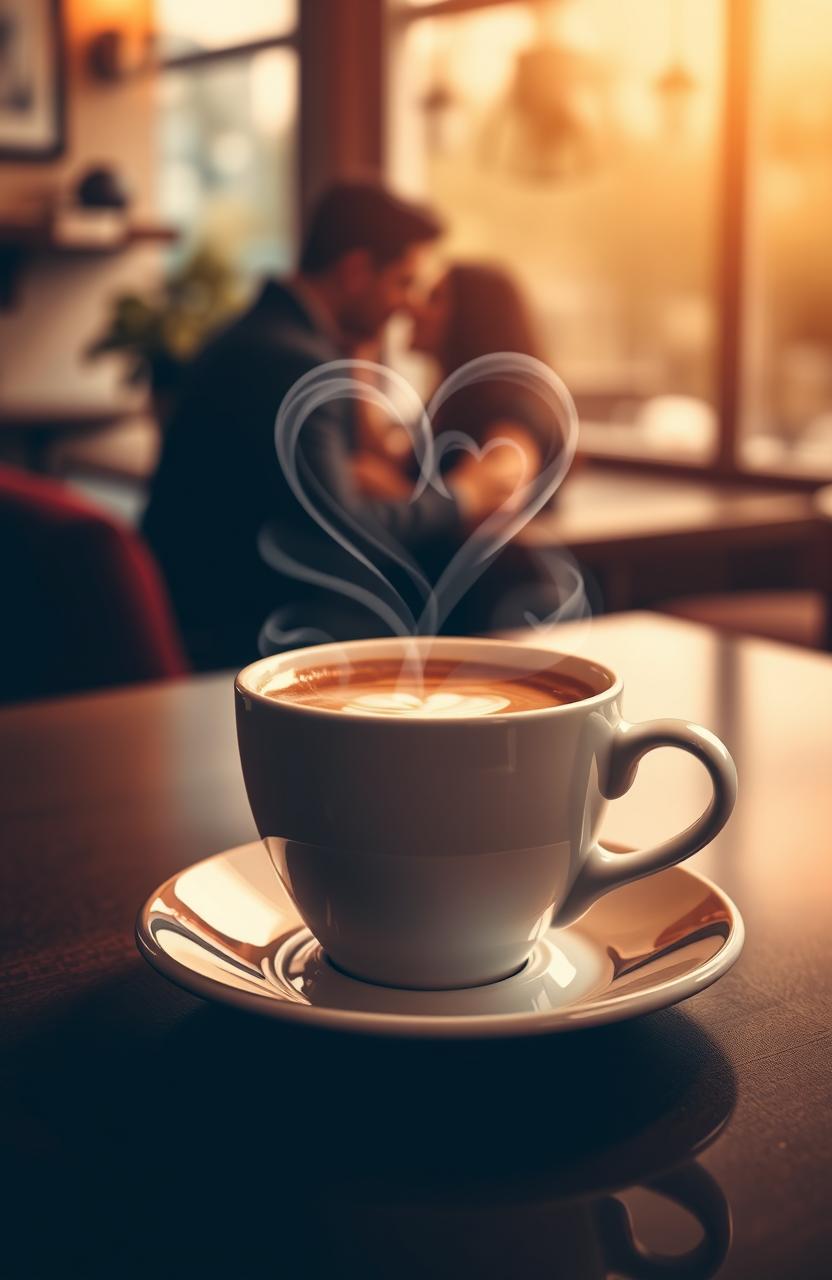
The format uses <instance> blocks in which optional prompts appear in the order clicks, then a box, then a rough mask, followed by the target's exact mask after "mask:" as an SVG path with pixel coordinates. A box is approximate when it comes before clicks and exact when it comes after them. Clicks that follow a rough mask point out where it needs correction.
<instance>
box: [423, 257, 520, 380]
mask: <svg viewBox="0 0 832 1280" xmlns="http://www.w3.org/2000/svg"><path fill="white" fill-rule="evenodd" d="M445 284H446V287H447V290H448V327H447V336H446V339H445V342H444V344H443V350H442V351H441V352H439V359H440V364H441V366H442V373H443V376H445V377H447V375H448V374H449V373H453V372H454V370H455V369H458V368H460V366H461V365H463V364H467V363H468V361H469V360H475V359H476V358H477V356H487V355H493V354H494V353H495V352H497V351H520V352H522V353H523V354H524V355H527V356H537V355H538V352H539V347H538V342H537V337H536V335H535V332H534V326H533V324H532V321H531V318H530V316H529V312H528V309H527V307H526V301H525V299H524V297H523V295H522V293H521V292H520V289H519V288H518V286H517V285H516V284H515V283H514V281H513V280H512V278H511V276H510V275H508V273H507V272H505V271H503V270H502V268H500V267H495V266H490V265H486V264H481V263H473V262H472V263H465V262H460V263H457V264H456V265H454V266H452V267H450V268H449V270H448V274H447V276H446V278H445Z"/></svg>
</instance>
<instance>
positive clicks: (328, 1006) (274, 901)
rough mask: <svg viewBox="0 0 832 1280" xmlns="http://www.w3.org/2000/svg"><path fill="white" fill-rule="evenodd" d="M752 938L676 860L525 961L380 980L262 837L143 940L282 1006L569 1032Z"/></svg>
mask: <svg viewBox="0 0 832 1280" xmlns="http://www.w3.org/2000/svg"><path fill="white" fill-rule="evenodd" d="M744 937H745V930H744V927H743V922H742V917H741V916H740V913H739V911H738V910H737V908H736V907H735V906H734V904H733V902H732V901H731V899H730V898H728V897H727V895H726V894H724V893H723V892H722V891H721V890H720V889H718V888H717V886H716V885H714V884H712V883H711V882H710V881H709V880H706V879H705V878H704V876H700V875H696V874H695V873H694V872H692V871H688V870H686V869H685V868H684V867H672V868H671V869H670V870H668V871H662V872H659V873H658V874H657V875H654V876H650V877H649V878H648V879H645V880H639V881H637V882H636V883H635V884H629V885H626V886H624V888H621V889H617V890H614V891H613V892H612V893H609V894H608V895H607V896H606V897H605V898H602V899H601V900H600V902H597V903H596V904H595V905H594V906H593V907H591V908H590V910H589V911H588V912H587V913H586V915H585V916H583V917H582V919H581V920H579V921H578V922H577V923H576V924H574V925H571V926H569V927H568V928H566V929H550V930H549V931H548V933H546V934H545V935H544V936H543V937H542V938H541V939H540V941H539V942H538V943H537V945H536V946H535V949H534V951H533V953H532V955H531V957H530V959H529V961H528V963H527V964H526V966H525V967H524V968H523V969H522V970H521V971H520V972H519V973H517V974H514V975H513V976H512V977H510V978H505V979H503V981H502V982H494V983H491V984H490V985H489V986H485V987H473V988H468V989H466V990H462V991H404V990H401V989H399V988H395V987H379V986H372V985H371V984H369V983H366V982H361V981H359V980H357V979H355V978H349V977H347V976H346V975H345V974H343V973H340V972H339V971H338V970H337V969H335V968H334V967H333V966H332V965H331V964H330V963H329V961H328V960H327V959H326V957H325V956H324V954H323V952H322V951H321V948H320V946H319V944H318V943H317V942H316V941H315V939H314V938H313V937H312V935H311V933H310V932H309V930H308V929H307V928H306V926H305V925H304V924H303V922H302V921H301V919H300V917H299V915H298V913H297V911H296V909H295V907H294V905H293V903H292V902H291V900H290V898H289V897H288V895H287V894H286V892H285V890H284V889H283V886H282V885H281V884H280V881H279V880H278V878H277V875H276V873H275V871H274V868H273V866H272V864H271V862H270V860H269V857H268V855H267V853H266V851H265V849H264V848H263V846H262V845H261V844H259V843H256V844H247V845H241V846H240V847H239V848H237V849H229V850H227V851H226V852H225V853H218V854H216V855H215V856H214V857H213V858H206V859H205V860H204V861H203V862H197V863H196V864H195V865H194V866H192V867H189V868H187V870H185V871H182V872H180V873H179V875H176V876H173V877H172V878H171V879H170V880H167V881H166V882H165V883H164V884H163V885H161V886H160V888H158V889H157V890H156V892H155V893H154V894H153V895H152V897H150V898H149V899H148V901H147V902H146V903H145V905H144V906H143V907H142V909H141V911H140V912H139V917H138V920H137V922H136V938H137V942H138V946H139V950H140V952H141V953H142V955H143V956H144V957H145V959H147V960H148V961H149V962H150V964H151V965H153V967H154V968H156V969H158V970H159V972H160V973H162V974H164V976H165V977H166V978H170V979H171V981H173V982H175V983H177V984H178V985H179V986H180V987H184V988H185V989H186V990H188V991H192V992H194V994H196V995H198V996H203V997H204V998H205V999H207V1000H218V1001H220V1002H221V1003H223V1004H230V1005H236V1006H237V1007H238V1008H242V1009H249V1010H251V1011H253V1012H254V1013H261V1014H265V1015H266V1016H268V1017H272V1018H283V1019H288V1020H290V1021H293V1022H302V1023H307V1024H313V1025H316V1026H321V1027H330V1028H334V1029H338V1030H343V1031H353V1032H355V1031H359V1032H366V1033H369V1034H373V1035H393V1036H419V1037H437V1036H440V1037H452V1038H465V1037H480V1036H516V1035H532V1034H537V1033H540V1032H550V1031H567V1030H572V1029H575V1028H577V1027H584V1026H591V1025H596V1024H598V1023H606V1022H615V1021H618V1020H620V1019H622V1018H632V1017H635V1016H637V1015H638V1014H642V1013H650V1012H651V1011H652V1010H654V1009H661V1008H664V1007H665V1006H666V1005H671V1004H675V1003H676V1002H677V1001H679V1000H685V999H687V997H688V996H692V995H695V994H696V992H697V991H702V990H703V988H704V987H707V986H709V985H710V983H712V982H715V981H716V979H717V978H719V977H721V976H722V974H724V973H725V972H726V970H728V969H729V968H730V967H731V965H732V964H733V963H734V961H735V960H736V959H737V957H738V955H739V954H740V951H741V950H742V945H743V941H744Z"/></svg>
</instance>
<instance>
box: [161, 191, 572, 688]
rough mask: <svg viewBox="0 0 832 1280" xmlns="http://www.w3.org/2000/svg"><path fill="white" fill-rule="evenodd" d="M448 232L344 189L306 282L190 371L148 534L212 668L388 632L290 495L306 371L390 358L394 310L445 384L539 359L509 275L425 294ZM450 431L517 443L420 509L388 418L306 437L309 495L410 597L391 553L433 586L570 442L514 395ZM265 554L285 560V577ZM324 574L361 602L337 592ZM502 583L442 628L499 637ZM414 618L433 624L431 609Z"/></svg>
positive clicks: (324, 206)
mask: <svg viewBox="0 0 832 1280" xmlns="http://www.w3.org/2000/svg"><path fill="white" fill-rule="evenodd" d="M441 234H442V226H441V224H440V222H439V220H438V218H437V217H436V216H435V215H434V214H433V213H432V212H431V211H430V210H428V209H426V208H423V207H421V206H418V205H415V204H412V203H409V202H406V201H404V200H401V199H399V198H398V197H396V196H394V195H393V194H391V193H390V192H389V191H387V190H386V189H385V188H384V187H382V186H380V185H377V184H374V183H368V182H344V183H339V184H337V185H335V186H333V187H331V188H330V189H329V190H328V191H327V192H326V193H325V194H324V195H323V197H322V198H321V199H320V200H319V202H318V204H317V206H316V207H315V209H314V210H313V212H312V216H311V217H310V219H309V222H308V225H307V229H306V234H305V236H304V240H303V247H302V252H301V256H300V262H299V267H298V270H297V272H296V274H295V275H293V276H292V277H290V278H288V279H286V280H283V281H279V282H278V281H269V282H267V283H266V284H265V286H264V287H263V289H262V292H261V293H260V295H259V297H258V298H257V300H256V302H255V303H254V305H253V306H252V307H251V309H250V310H249V311H248V312H247V313H245V314H244V315H243V316H242V317H240V318H239V319H238V320H236V321H235V322H234V323H233V324H232V325H231V326H230V327H229V328H228V329H227V330H226V331H225V332H223V333H222V334H221V335H220V336H218V337H217V338H215V339H214V340H213V342H211V343H210V344H209V346H208V347H206V349H205V350H204V351H203V353H202V354H201V356H200V357H199V358H198V360H197V361H196V362H195V364H194V366H193V367H192V369H191V371H190V376H189V378H188V380H187V383H186V386H185V387H184V389H183V392H182V395H181V397H180V400H179V403H178V405H177V407H176V410H175V412H174V414H173V416H172V419H171V421H170V423H169V426H168V428H167V430H166V433H165V439H164V444H163V449H162V454H161V459H160V463H159V467H158V470H157V473H156V476H155V478H154V481H153V485H152V489H151V495H150V501H149V504H148V508H147V511H146V515H145V519H144V533H145V536H146V537H147V539H148V541H149V542H150V544H151V546H152V548H153V549H154V551H155V553H156V556H157V558H158V560H159V563H160V565H161V567H162V570H163V572H164V574H165V577H166V579H167V582H168V585H169V588H170V592H171V596H172V599H173V602H174V606H175V608H176V611H177V614H178V617H179V621H180V625H181V628H182V633H183V636H184V639H185V642H186V644H187V646H188V649H189V652H190V655H191V658H192V660H193V663H194V666H195V667H196V668H197V669H213V668H219V667H226V666H241V665H244V664H245V663H246V662H249V661H251V660H253V659H254V658H255V657H257V656H258V637H259V645H260V648H261V649H265V650H266V651H270V650H272V649H277V648H280V647H281V643H282V641H283V639H284V637H285V638H286V643H287V644H292V643H296V642H297V640H298V639H303V638H304V637H305V636H309V638H311V639H316V638H323V637H331V638H333V639H338V640H343V639H351V638H358V637H362V636H368V635H377V634H384V633H385V627H384V625H383V623H382V622H381V621H380V620H379V617H378V616H376V614H375V613H374V612H373V611H372V610H371V609H368V608H367V607H366V605H365V604H363V603H362V602H361V600H360V596H361V588H362V586H363V587H364V588H365V589H366V590H367V591H375V589H377V586H378V583H377V582H375V581H374V579H373V575H371V574H368V573H367V571H366V570H365V569H363V568H362V566H361V565H360V564H359V562H358V561H357V560H356V559H355V558H353V557H351V556H349V555H348V554H347V552H345V551H343V550H342V549H341V547H340V546H339V545H338V544H337V543H336V542H335V541H333V540H332V539H330V538H328V537H327V536H326V535H325V534H324V532H323V531H322V530H321V529H320V527H319V526H318V525H317V524H316V523H315V522H314V521H313V520H312V518H311V517H310V516H309V514H308V513H307V512H306V511H305V510H304V508H303V506H302V504H301V503H300V502H299V501H298V500H297V498H296V497H295V495H294V493H293V492H292V490H291V489H290V487H289V485H288V483H287V481H286V478H285V476H284V474H283V472H282V470H281V467H280V466H279V464H278V460H277V457H276V453H275V441H274V427H275V417H276V413H277V410H278V408H279V406H280V404H281V403H282V401H283V399H284V397H285V396H286V394H287V393H288V392H289V390H290V389H291V388H292V386H293V385H294V384H295V382H296V381H297V379H298V378H300V377H302V376H303V375H304V374H307V373H310V371H312V370H315V369H317V368H320V367H322V366H324V365H326V364H328V363H329V362H331V361H334V360H339V359H344V358H345V357H350V356H363V357H366V356H367V355H368V353H374V352H376V351H377V350H378V345H377V344H378V342H379V339H380V336H381V333H382V330H383V329H384V326H385V325H386V324H387V322H388V321H389V320H390V319H391V318H392V317H393V316H394V315H396V314H404V315H406V316H408V317H410V319H411V322H412V338H411V345H412V347H413V349H414V350H415V351H418V352H419V353H421V354H422V355H424V356H426V357H429V358H430V360H431V361H432V364H433V366H434V369H435V375H434V376H435V380H436V385H439V384H440V383H441V382H442V381H443V380H444V379H445V378H446V377H447V376H448V375H450V374H452V373H453V372H454V371H455V370H457V369H459V368H460V367H461V366H463V365H464V364H466V363H467V362H468V361H470V360H472V359H474V358H476V357H478V356H483V355H489V354H492V353H495V352H520V353H522V354H526V355H532V356H534V355H537V354H538V348H537V343H536V340H535V337H534V333H533V328H532V325H531V322H530V320H529V317H528V314H527V309H526V306H525V303H524V300H523V298H522V296H521V294H520V292H519V290H518V288H517V286H516V285H515V284H514V283H513V281H512V280H511V278H510V277H509V276H508V275H507V274H506V273H505V272H504V271H502V270H500V269H498V268H496V267H491V266H485V265H476V264H461V263H460V264H456V265H451V266H450V267H448V268H447V269H446V270H445V271H444V274H442V275H441V277H440V278H439V279H438V280H436V281H435V282H434V283H433V284H432V287H428V285H427V283H426V280H427V272H428V268H429V264H430V262H431V259H432V256H433V255H432V250H433V248H434V246H435V244H436V242H437V241H438V240H439V238H440V236H441ZM439 417H440V421H438V422H434V423H433V429H434V430H435V432H436V433H440V432H443V431H446V430H455V431H461V432H464V433H466V434H467V435H468V436H470V437H471V439H472V440H473V441H475V442H476V443H477V444H478V445H479V446H480V447H482V446H483V445H485V444H486V443H487V442H488V441H489V440H491V441H492V442H493V441H494V440H496V438H497V437H499V438H500V440H501V441H502V442H503V443H502V444H501V445H500V446H498V447H497V446H494V447H492V448H490V449H489V450H488V452H487V453H485V455H484V456H483V455H481V456H475V455H473V454H472V453H471V452H469V451H463V450H458V451H455V452H454V453H453V454H449V456H448V458H447V462H448V466H447V469H446V471H445V473H444V475H443V479H444V488H445V492H440V491H439V490H438V489H437V488H434V487H427V488H426V489H425V490H424V492H423V493H422V494H421V496H420V497H419V498H417V499H416V500H415V501H413V500H412V494H413V489H414V483H415V478H416V469H415V460H414V458H413V455H412V451H411V448H410V444H409V441H408V439H407V433H406V432H404V431H403V430H402V429H401V428H399V430H397V429H396V426H395V424H394V423H391V422H390V421H389V420H387V419H385V417H384V415H383V414H381V413H379V411H378V409H377V408H376V407H375V406H371V405H365V404H363V403H360V402H359V401H357V400H355V399H347V398H344V399H338V400H331V401H330V402H329V403H326V404H323V405H320V406H319V407H318V408H317V409H316V410H315V411H314V412H313V413H312V414H311V415H310V417H309V419H308V420H307V421H306V423H305V424H304V426H303V428H302V430H301V432H300V435H299V439H298V459H299V466H300V467H301V470H302V475H303V477H304V478H305V483H306V484H307V486H308V488H309V489H310V492H317V495H318V500H319V501H322V502H324V503H325V505H326V509H327V512H328V513H329V514H330V515H331V516H332V518H333V519H334V520H335V521H339V520H342V521H343V522H344V527H345V528H349V531H350V535H351V539H352V541H353V543H355V544H357V546H358V548H359V549H360V550H362V551H366V554H367V556H368V558H369V559H370V560H371V562H372V563H374V564H377V565H378V567H379V568H380V569H381V571H382V572H383V573H384V574H385V576H386V577H387V578H388V580H389V581H391V582H392V583H393V586H394V587H395V589H396V591H398V592H400V593H401V594H402V596H403V597H406V595H407V592H408V590H409V589H412V582H411V583H408V582H406V581H405V580H404V578H405V577H406V575H402V574H401V572H400V565H397V564H396V563H395V560H394V559H393V560H391V561H390V563H387V564H385V563H383V560H384V557H383V556H381V557H380V555H379V544H380V542H381V543H382V544H383V543H384V540H385V539H387V540H388V541H389V542H390V545H396V546H399V547H401V548H403V550H404V551H405V552H406V553H407V554H408V555H409V557H410V558H411V559H412V560H413V561H415V562H416V563H417V564H418V566H419V567H420V570H421V571H422V572H423V573H424V575H425V576H426V578H427V579H428V580H429V581H431V582H433V581H435V579H436V577H437V576H438V575H439V574H440V573H441V570H442V568H443V567H444V565H445V564H447V562H448V561H449V560H450V558H451V556H452V555H453V554H454V551H455V550H456V549H457V548H459V547H460V546H461V545H462V544H463V543H464V542H465V541H466V540H467V539H468V538H469V537H470V536H471V533H472V531H474V530H475V529H476V528H477V526H478V525H479V524H480V523H481V522H482V521H483V520H484V519H486V518H487V517H488V516H489V515H491V514H492V513H493V512H495V511H497V510H498V509H500V508H503V507H504V505H505V504H506V503H507V502H508V503H510V501H511V496H512V494H514V493H516V492H517V490H518V488H519V487H520V486H521V485H522V484H523V483H524V482H527V481H528V479H529V478H530V477H533V476H534V475H536V474H537V473H538V472H539V470H540V468H541V466H542V464H543V460H544V458H546V456H547V455H550V454H551V449H552V438H553V435H554V434H555V433H556V431H557V427H556V424H555V423H554V422H553V421H552V415H551V410H547V409H546V407H545V406H544V404H543V402H542V400H541V399H539V398H538V397H537V396H536V395H534V394H532V393H529V392H526V391H525V390H524V389H523V388H521V387H518V386H516V385H515V384H513V383H511V382H508V381H500V380H499V379H491V380H488V381H485V382H482V383H480V384H479V385H477V386H473V387H468V388H466V389H464V390H461V391H460V392H458V393H457V394H455V395H454V396H453V397H451V399H450V400H449V401H447V402H446V404H445V405H444V406H443V408H442V409H441V410H440V414H439ZM264 538H266V539H267V543H266V544H264V541H263V540H264ZM264 545H269V546H271V547H272V548H273V549H275V551H276V553H277V554H276V555H275V556H269V557H268V558H269V559H270V560H271V563H270V564H269V563H267V562H266V559H265V558H264V556H263V553H262V548H263V547H264ZM380 560H381V561H382V562H381V563H379V561H380ZM288 562H291V563H292V564H294V565H296V566H298V565H301V566H305V567H306V569H307V570H311V573H310V572H307V573H306V575H305V577H306V580H305V581H300V580H299V579H298V577H297V575H296V574H295V573H294V572H289V571H288V570H286V571H284V572H279V571H277V572H276V570H275V567H274V565H275V563H277V564H278V565H281V566H282V565H283V564H284V563H288ZM320 575H325V576H326V578H327V579H329V580H332V579H341V580H343V581H345V582H348V583H350V584H351V586H352V588H355V587H358V588H359V590H357V591H356V590H354V589H351V590H350V592H349V594H346V595H345V594H338V593H336V592H333V591H331V590H327V589H325V588H324V587H323V586H322V585H321V583H320ZM309 579H312V581H310V580H309ZM504 586H505V582H504V580H503V579H501V577H500V574H499V573H496V572H495V567H494V566H492V567H490V568H489V569H488V570H487V571H486V573H485V575H484V576H483V578H482V579H481V580H480V582H479V583H478V584H477V586H476V587H475V588H474V589H473V590H472V591H471V592H469V593H468V594H467V595H466V597H465V598H464V599H463V600H462V601H460V602H459V604H458V605H457V607H456V608H455V609H454V611H453V612H452V613H451V614H450V616H449V617H448V618H447V619H446V620H445V622H444V625H443V628H442V629H443V630H445V631H448V632H456V633H460V632H470V631H480V630H484V629H486V628H487V626H488V623H489V609H490V606H491V605H492V604H493V601H494V599H495V597H496V595H497V594H499V592H500V591H501V590H502V589H503V587H504ZM413 607H414V609H415V610H416V611H417V612H418V602H414V604H413ZM267 619H271V620H272V621H271V623H270V626H269V627H267V628H265V629H264V623H265V622H266V620H267Z"/></svg>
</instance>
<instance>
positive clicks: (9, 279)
mask: <svg viewBox="0 0 832 1280" xmlns="http://www.w3.org/2000/svg"><path fill="white" fill-rule="evenodd" d="M178 238H179V232H178V231H177V229H176V228H175V227H170V226H165V225H163V224H161V223H158V224H156V223H140V222H139V223H134V224H132V225H126V226H125V229H124V234H123V235H122V236H120V237H119V238H118V239H114V240H96V239H90V240H89V241H72V242H65V241H63V240H60V239H58V238H56V237H55V233H54V228H53V226H52V224H51V223H47V222H41V223H38V222H3V221H0V308H2V307H8V306H10V305H11V303H12V302H13V301H14V294H15V286H16V283H17V278H18V274H19V272H20V269H21V266H22V265H23V262H24V259H25V258H27V257H31V256H33V255H35V254H38V255H49V256H53V255H56V256H60V257H66V258H70V257H71V258H84V257H104V256H112V255H113V254H116V253H123V252H124V251H125V250H126V249H130V248H132V247H133V246H134V245H138V244H154V243H155V244H172V243H173V242H174V241H175V240H177V239H178Z"/></svg>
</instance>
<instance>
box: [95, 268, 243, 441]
mask: <svg viewBox="0 0 832 1280" xmlns="http://www.w3.org/2000/svg"><path fill="white" fill-rule="evenodd" d="M244 301H245V293H244V289H243V287H242V284H241V280H240V277H239V275H238V274H237V272H236V271H235V270H234V268H233V267H232V265H231V264H230V263H229V262H228V261H227V259H225V258H224V257H223V256H222V255H220V254H219V253H217V252H216V251H215V250H213V249H210V248H208V247H205V246H203V247H200V248H197V249H196V250H195V251H194V252H193V253H192V254H191V255H190V256H189V257H188V258H186V259H185V261H184V262H183V263H182V264H181V265H180V266H179V267H177V268H176V269H175V270H173V271H172V272H171V273H170V274H169V275H168V276H167V278H166V279H165V280H164V282H163V283H162V284H161V286H159V287H158V288H156V289H155V290H152V291H151V292H149V293H147V294H139V293H122V294H119V295H117V296H116V297H115V298H114V299H113V303H112V310H111V313H110V319H109V324H108V326H107V328H106V330H105V331H104V333H103V334H102V335H101V336H100V337H99V338H97V339H96V340H95V342H93V343H92V345H91V346H90V347H89V348H88V349H87V355H88V356H90V357H95V356H99V355H104V354H105V353H107V354H109V353H111V352H122V353H123V354H124V355H125V356H126V357H127V362H128V363H127V375H126V376H127V381H128V382H130V383H131V384H135V383H137V382H142V381H145V380H146V381H147V382H148V383H149V386H150V391H151V394H152V397H153V401H154V406H155V409H156V413H157V416H158V418H159V422H160V424H161V425H162V426H164V423H165V421H166V419H167V417H168V414H169V412H170V409H171V407H172V404H173V402H174V400H175V397H176V394H177V391H178V389H179V386H180V384H181V381H182V375H183V373H184V370H185V368H186V366H187V365H188V363H189V362H190V361H191V360H192V359H193V358H194V356H195V355H196V354H197V353H198V352H199V351H200V349H201V348H202V347H203V346H204V345H205V343H206V342H207V340H208V339H209V338H210V337H211V335H212V334H214V333H215V332H217V330H219V329H220V328H222V327H223V326H224V325H226V324H227V323H228V322H229V321H230V320H231V319H233V317H234V316H235V315H236V314H237V313H238V312H239V311H240V310H241V308H242V305H243V303H244Z"/></svg>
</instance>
